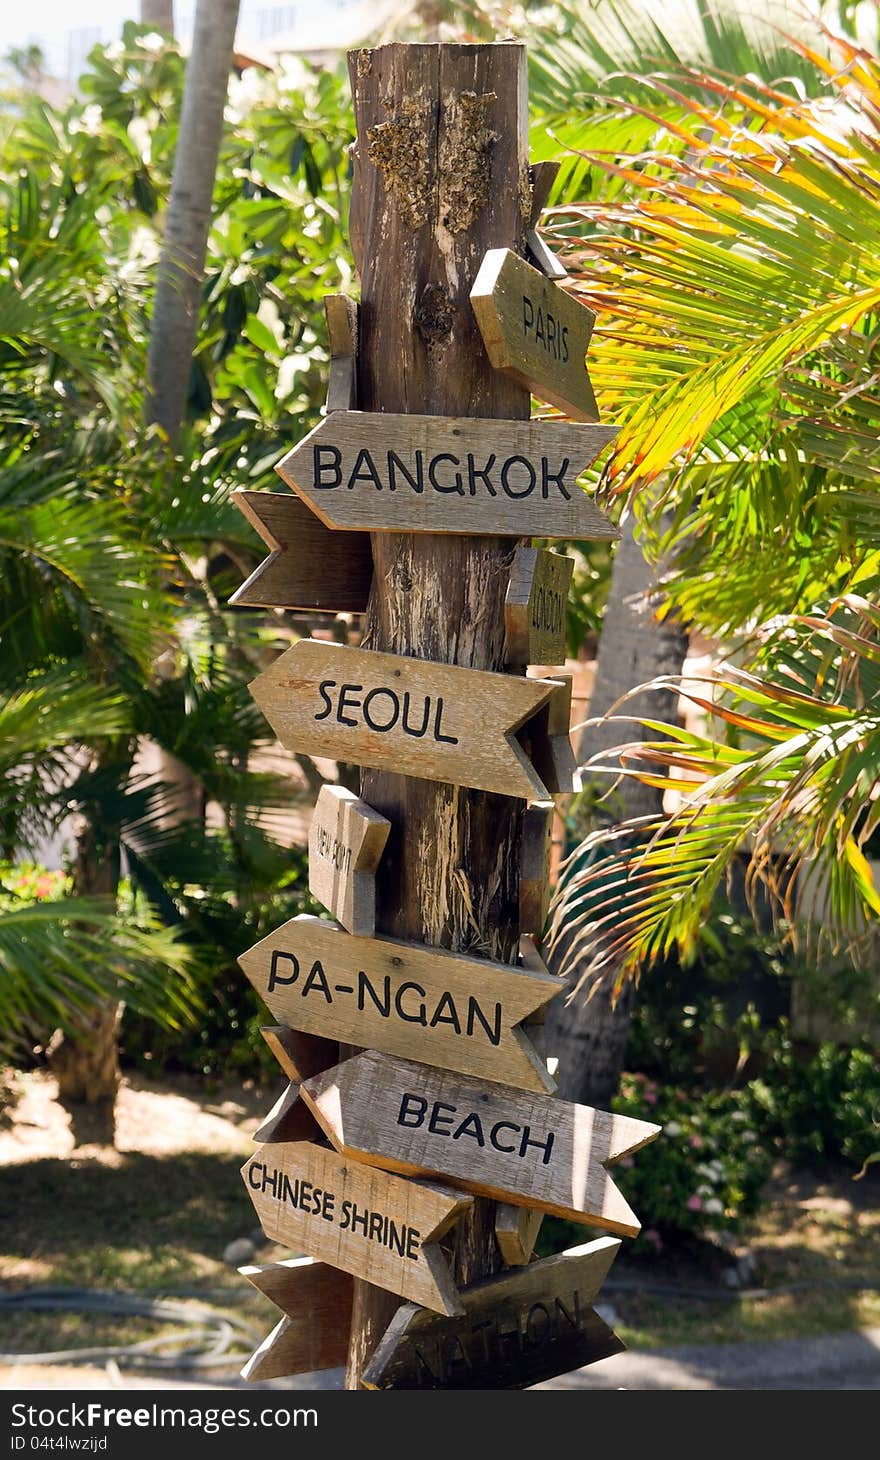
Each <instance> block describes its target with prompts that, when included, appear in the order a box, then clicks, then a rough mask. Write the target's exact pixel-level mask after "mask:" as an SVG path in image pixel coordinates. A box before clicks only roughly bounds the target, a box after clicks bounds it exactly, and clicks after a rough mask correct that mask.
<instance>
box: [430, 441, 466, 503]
mask: <svg viewBox="0 0 880 1460" xmlns="http://www.w3.org/2000/svg"><path fill="white" fill-rule="evenodd" d="M441 461H451V462H452V465H453V466H458V464H459V461H458V457H457V456H450V454H449V452H448V451H441V452H439V453H438V454H437V456H432V458H431V460H430V462H429V463H428V480H429V481H430V483H431V486H432V487H433V488H434V491H435V492H444V493H446V494H447V495H450V494H452V495H458V496H459V497H463V496H464V487H463V486H462V481H461V472H460V471H457V472H455V474H454V476H453V478H452V485H451V486H450V484H449V482H438V480H437V470H436V469H437V467H438V466H439V464H440V462H441Z"/></svg>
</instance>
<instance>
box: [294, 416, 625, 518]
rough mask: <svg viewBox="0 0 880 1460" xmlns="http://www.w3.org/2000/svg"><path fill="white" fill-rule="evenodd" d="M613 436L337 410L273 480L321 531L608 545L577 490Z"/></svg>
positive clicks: (591, 430)
mask: <svg viewBox="0 0 880 1460" xmlns="http://www.w3.org/2000/svg"><path fill="white" fill-rule="evenodd" d="M616 435H617V427H615V426H597V425H589V426H571V425H568V424H566V423H564V422H561V421H495V420H483V419H478V418H475V417H470V416H415V415H405V416H404V415H392V414H390V413H386V412H384V411H334V412H333V414H332V415H331V416H328V417H327V418H326V419H325V420H323V421H322V422H321V423H320V425H318V426H316V427H315V429H314V430H313V431H310V432H309V434H308V436H305V437H304V438H303V440H302V441H301V442H300V443H299V445H298V446H295V447H294V449H293V450H292V451H290V452H288V454H287V456H285V457H284V459H283V460H282V461H280V462H279V463H278V465H277V467H276V468H275V470H276V471H277V472H278V474H279V476H280V477H282V479H283V480H284V481H285V482H286V483H287V485H288V486H289V487H292V488H293V490H294V491H295V492H297V493H298V495H299V496H300V497H302V498H304V500H305V501H306V502H308V504H309V506H310V507H311V508H312V510H313V511H314V512H316V513H317V515H318V516H319V517H320V518H321V520H322V521H323V522H325V523H326V524H327V526H328V527H332V528H348V529H355V530H360V531H362V532H452V533H458V534H462V533H469V534H494V535H496V536H501V537H571V538H595V539H600V538H606V539H608V538H617V537H619V536H620V534H619V532H618V531H617V528H616V527H615V526H614V524H613V523H612V522H610V521H609V519H608V518H607V517H606V516H605V515H604V513H602V512H600V511H599V509H598V507H595V506H594V505H593V503H592V502H591V501H590V498H589V497H588V496H587V495H586V493H585V492H584V491H583V490H582V488H581V487H579V486H578V484H577V479H578V477H579V476H580V475H581V473H582V472H584V471H585V470H586V468H587V467H588V466H589V465H590V463H591V462H593V461H595V459H596V457H597V456H598V455H599V453H600V451H602V450H604V448H605V447H606V446H607V445H608V443H609V442H610V441H613V440H614V437H615V436H616Z"/></svg>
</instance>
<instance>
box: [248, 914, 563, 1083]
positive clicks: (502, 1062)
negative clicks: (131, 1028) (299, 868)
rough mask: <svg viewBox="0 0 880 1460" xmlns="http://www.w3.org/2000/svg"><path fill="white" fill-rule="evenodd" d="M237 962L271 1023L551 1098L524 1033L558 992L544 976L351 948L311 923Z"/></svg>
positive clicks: (408, 952)
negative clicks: (276, 1021) (525, 1024)
mask: <svg viewBox="0 0 880 1460" xmlns="http://www.w3.org/2000/svg"><path fill="white" fill-rule="evenodd" d="M238 961H239V963H240V964H241V966H242V968H243V969H244V971H245V973H246V974H247V976H248V978H249V979H250V981H251V983H252V984H253V986H254V988H255V989H256V990H257V993H258V994H259V995H260V997H261V998H263V999H264V1000H265V1001H266V1003H267V1004H268V1006H269V1008H270V1009H271V1010H272V1013H273V1014H274V1016H275V1018H276V1019H282V1020H283V1021H284V1022H285V1023H286V1024H289V1025H291V1026H292V1027H293V1028H294V1029H302V1030H306V1031H307V1032H308V1033H311V1034H319V1035H322V1036H324V1037H325V1038H327V1039H338V1040H340V1041H341V1042H342V1043H343V1044H354V1045H358V1046H360V1047H361V1048H364V1047H366V1048H370V1049H380V1050H387V1051H388V1052H389V1053H390V1054H398V1055H403V1056H404V1057H405V1058H407V1059H413V1060H419V1061H421V1062H422V1063H425V1064H432V1065H440V1066H441V1067H443V1068H444V1069H450V1070H460V1071H461V1072H462V1073H464V1074H472V1075H480V1076H483V1077H484V1078H485V1079H487V1080H495V1081H497V1082H499V1083H500V1084H505V1085H515V1086H517V1087H518V1088H519V1089H523V1090H536V1091H542V1092H545V1091H551V1090H553V1089H555V1084H554V1082H553V1080H552V1078H551V1077H550V1075H549V1074H548V1073H547V1067H546V1065H545V1064H544V1063H543V1061H542V1060H541V1059H540V1058H539V1056H538V1054H537V1053H536V1051H535V1049H534V1047H533V1046H532V1044H531V1042H530V1040H529V1039H528V1037H527V1036H526V1034H525V1033H524V1032H523V1030H522V1029H521V1028H520V1027H519V1026H520V1023H521V1021H522V1020H523V1019H526V1018H528V1016H529V1015H530V1014H534V1013H535V1012H536V1011H537V1010H538V1009H540V1008H542V1007H543V1005H545V1004H546V1003H547V1001H548V999H551V998H553V997H554V996H555V995H556V994H558V993H560V992H561V991H562V988H563V984H562V982H561V981H560V980H559V979H558V978H555V977H554V976H553V975H552V974H550V973H548V972H546V970H545V971H544V972H543V973H541V972H533V971H532V970H531V969H525V968H516V967H514V966H513V965H511V964H506V963H492V962H490V961H489V960H488V959H485V958H470V957H468V956H467V955H466V954H464V953H449V952H447V951H446V950H445V949H440V948H427V947H423V946H422V945H421V944H418V943H404V942H401V941H399V940H398V939H396V938H370V939H364V938H355V937H352V935H351V934H350V933H346V932H345V931H344V929H342V928H340V927H339V926H338V924H336V923H328V922H325V921H323V920H322V919H321V918H315V917H310V916H309V915H308V914H307V913H303V914H301V915H300V916H299V917H296V918H292V919H291V921H290V922H288V923H285V924H284V926H283V927H282V928H279V929H278V931H277V932H275V933H270V934H269V936H268V938H264V939H263V940H262V942H260V943H257V944H256V946H255V947H253V948H251V949H250V951H249V952H247V953H244V954H242V956H241V957H240V958H239V960H238ZM542 967H543V965H542Z"/></svg>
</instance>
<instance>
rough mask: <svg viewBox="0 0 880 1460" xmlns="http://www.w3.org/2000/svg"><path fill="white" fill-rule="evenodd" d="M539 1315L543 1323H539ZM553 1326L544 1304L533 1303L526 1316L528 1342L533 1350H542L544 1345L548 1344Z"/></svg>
mask: <svg viewBox="0 0 880 1460" xmlns="http://www.w3.org/2000/svg"><path fill="white" fill-rule="evenodd" d="M539 1315H540V1318H541V1320H542V1321H541V1322H539V1321H538V1320H539ZM552 1326H553V1325H552V1322H551V1319H550V1314H549V1313H548V1311H547V1309H546V1308H545V1307H544V1304H543V1303H533V1304H532V1306H531V1308H530V1309H529V1311H528V1313H527V1314H526V1322H525V1329H526V1334H525V1336H526V1342H527V1343H529V1344H531V1346H532V1348H540V1347H541V1344H542V1343H546V1342H547V1339H548V1338H549V1336H550V1329H551V1328H552Z"/></svg>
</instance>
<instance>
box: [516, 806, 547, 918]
mask: <svg viewBox="0 0 880 1460" xmlns="http://www.w3.org/2000/svg"><path fill="white" fill-rule="evenodd" d="M553 813H554V806H553V802H552V801H549V802H548V801H538V802H536V803H535V804H534V805H533V806H527V807H526V809H525V813H524V816H523V834H522V860H521V862H520V874H519V926H520V930H521V931H522V932H523V933H534V935H535V937H536V938H540V936H541V934H542V933H543V931H544V924H545V923H546V921H547V912H548V910H549V907H550V848H551V834H552V830H553Z"/></svg>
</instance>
